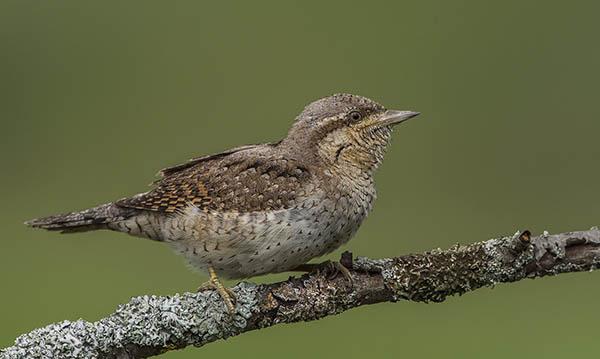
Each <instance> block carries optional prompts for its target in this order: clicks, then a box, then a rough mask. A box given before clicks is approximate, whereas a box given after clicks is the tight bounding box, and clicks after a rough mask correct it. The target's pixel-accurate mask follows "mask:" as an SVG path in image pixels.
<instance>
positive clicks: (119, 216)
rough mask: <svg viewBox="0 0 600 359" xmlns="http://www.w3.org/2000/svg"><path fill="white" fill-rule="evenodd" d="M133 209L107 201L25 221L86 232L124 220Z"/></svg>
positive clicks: (48, 228) (43, 227)
mask: <svg viewBox="0 0 600 359" xmlns="http://www.w3.org/2000/svg"><path fill="white" fill-rule="evenodd" d="M130 212H131V210H129V209H127V208H122V207H119V206H117V205H115V204H113V203H107V204H103V205H100V206H98V207H94V208H90V209H86V210H84V211H80V212H71V213H66V214H58V215H55V216H50V217H44V218H37V219H32V220H30V221H27V222H25V224H26V225H28V226H30V227H33V228H42V229H47V230H49V231H62V232H63V233H72V232H86V231H93V230H96V229H105V228H107V225H108V224H109V223H113V222H117V221H121V220H124V219H126V218H128V217H130V216H131V213H130Z"/></svg>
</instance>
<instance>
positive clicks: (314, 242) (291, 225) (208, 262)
mask: <svg viewBox="0 0 600 359" xmlns="http://www.w3.org/2000/svg"><path fill="white" fill-rule="evenodd" d="M351 203H352V201H350V200H348V199H344V198H342V199H341V200H336V201H332V200H327V199H326V200H316V199H315V200H311V199H309V200H306V201H304V202H302V204H301V205H300V206H298V207H295V208H291V209H284V210H276V211H269V212H251V213H243V214H239V213H233V212H225V213H220V212H212V213H211V212H209V213H204V212H201V211H198V210H196V209H195V208H190V209H189V210H188V211H187V212H186V213H185V214H183V215H181V216H177V217H173V218H171V219H169V220H167V221H166V223H164V224H163V225H162V226H161V228H162V231H163V233H162V237H163V238H165V239H166V240H167V242H168V243H170V244H171V245H172V247H173V248H174V249H175V250H176V251H177V252H179V253H180V254H182V255H184V256H185V257H186V258H187V259H188V260H189V262H190V264H191V265H192V266H193V267H195V268H197V269H201V270H205V269H206V268H207V267H208V266H213V267H214V268H215V270H216V271H217V273H218V274H219V275H222V276H224V277H228V278H245V277H251V276H255V275H260V274H265V273H276V272H283V271H287V270H290V269H293V268H295V267H297V266H298V265H300V264H303V263H306V262H308V261H310V260H311V259H312V258H315V257H319V256H322V255H324V254H326V253H329V252H331V251H333V250H335V249H336V248H338V247H339V246H341V245H342V244H344V243H345V242H347V241H348V240H349V239H350V238H351V237H352V236H353V235H354V234H355V233H356V231H357V229H358V227H359V226H360V224H361V223H362V221H363V219H364V218H365V217H366V215H367V213H368V211H369V209H370V207H371V201H368V203H366V202H365V203H363V204H362V205H358V206H356V205H352V204H351ZM169 221H170V222H169Z"/></svg>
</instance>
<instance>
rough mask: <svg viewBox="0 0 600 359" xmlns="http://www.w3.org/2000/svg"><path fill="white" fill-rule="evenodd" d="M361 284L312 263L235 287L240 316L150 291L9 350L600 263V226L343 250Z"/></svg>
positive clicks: (126, 342)
mask: <svg viewBox="0 0 600 359" xmlns="http://www.w3.org/2000/svg"><path fill="white" fill-rule="evenodd" d="M342 262H343V263H344V264H345V265H346V266H347V267H350V269H351V273H352V277H353V285H352V286H350V285H349V283H348V281H347V280H346V279H345V278H344V277H342V276H337V277H336V278H330V277H328V275H327V273H312V274H307V275H303V276H302V277H299V278H290V279H289V280H287V281H284V282H279V283H274V284H263V285H256V284H252V283H239V284H238V285H237V286H235V287H234V288H233V291H234V292H235V294H236V297H237V312H236V314H235V315H234V316H230V315H229V314H228V313H227V310H226V308H225V306H224V304H223V302H222V301H221V299H220V297H219V296H218V294H217V293H215V292H203V293H184V294H182V295H179V294H177V295H174V296H168V297H158V296H141V297H136V298H132V299H131V301H130V302H129V303H127V304H124V305H121V306H120V307H119V308H118V309H117V311H116V312H115V313H113V314H111V315H110V316H108V317H106V318H104V319H101V320H99V321H97V322H94V323H90V322H87V321H84V320H78V321H75V322H70V321H63V322H60V323H55V324H51V325H48V326H46V327H44V328H40V329H36V330H34V331H32V332H30V333H27V334H24V335H22V336H20V337H19V338H17V340H16V341H15V345H14V346H12V347H9V348H6V349H4V350H2V351H1V353H0V357H1V358H90V357H94V358H96V357H98V358H146V357H149V356H153V355H158V354H160V353H164V352H166V351H169V350H174V349H181V348H184V347H186V346H188V345H194V346H197V347H200V346H203V345H205V344H207V343H210V342H213V341H215V340H218V339H223V338H227V337H231V336H234V335H238V334H241V333H244V332H247V331H250V330H255V329H260V328H264V327H269V326H272V325H276V324H280V323H292V322H298V321H309V320H315V319H319V318H322V317H325V316H328V315H334V314H338V313H341V312H343V311H345V310H348V309H350V308H355V307H359V306H361V305H366V304H373V303H380V302H388V301H391V302H396V301H400V300H411V301H418V302H441V301H443V300H444V299H445V298H446V297H448V296H450V295H454V294H463V293H465V292H469V291H472V290H475V289H478V288H481V287H485V286H491V285H495V284H497V283H505V282H515V281H518V280H521V279H524V278H536V277H543V276H547V275H556V274H560V273H567V272H579V271H589V270H594V269H596V268H598V266H599V265H600V231H599V230H598V229H597V228H592V229H591V230H589V231H580V232H569V233H561V234H556V235H548V234H547V233H544V234H543V235H540V236H537V237H531V234H530V233H529V231H525V232H523V233H517V234H515V235H514V236H509V237H503V238H499V239H491V240H488V241H485V242H479V243H475V244H471V245H468V246H462V247H461V246H458V245H457V246H455V247H453V248H451V249H448V250H444V251H442V250H434V251H431V252H427V253H423V254H411V255H406V256H401V257H397V258H386V259H378V260H372V259H368V258H357V259H356V260H355V261H354V262H352V260H351V255H350V254H349V253H347V252H346V253H345V254H344V255H342Z"/></svg>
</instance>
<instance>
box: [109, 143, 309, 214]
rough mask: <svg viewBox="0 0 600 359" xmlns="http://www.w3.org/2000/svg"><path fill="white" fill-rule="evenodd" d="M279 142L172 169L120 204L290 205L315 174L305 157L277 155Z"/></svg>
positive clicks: (166, 208) (241, 208) (171, 207)
mask: <svg viewBox="0 0 600 359" xmlns="http://www.w3.org/2000/svg"><path fill="white" fill-rule="evenodd" d="M276 146H277V144H265V145H255V146H244V147H240V148H237V149H234V150H231V151H227V152H225V153H220V154H216V155H212V156H206V157H203V158H199V159H194V160H192V161H190V162H189V163H187V164H183V165H180V166H176V167H171V168H167V169H165V170H162V171H161V172H160V173H161V174H162V176H163V178H162V179H161V180H159V181H158V182H157V184H156V187H155V188H154V189H153V190H151V191H150V192H147V193H144V194H141V195H138V196H135V197H132V198H125V199H122V200H119V201H117V202H116V204H117V205H119V206H122V207H128V208H135V209H141V210H150V211H159V212H167V213H172V212H175V211H177V210H184V209H185V208H187V207H189V206H190V205H193V206H195V207H197V208H199V209H201V210H202V211H205V212H207V211H237V212H241V213H244V212H253V211H271V210H277V209H283V208H289V207H290V206H291V205H293V204H294V200H295V199H296V195H297V192H298V190H301V188H302V186H303V183H304V182H306V181H307V180H309V179H310V173H309V171H308V169H307V167H306V165H304V164H303V163H302V162H301V161H298V160H295V159H292V158H285V157H284V156H283V155H282V154H273V153H272V152H273V151H274V148H275V147H276ZM250 150H251V151H250ZM249 151H250V152H249Z"/></svg>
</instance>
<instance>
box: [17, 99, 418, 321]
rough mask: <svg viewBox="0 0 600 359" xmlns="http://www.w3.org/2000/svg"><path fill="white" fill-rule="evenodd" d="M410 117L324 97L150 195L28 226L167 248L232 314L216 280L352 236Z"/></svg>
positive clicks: (298, 261)
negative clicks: (197, 272)
mask: <svg viewBox="0 0 600 359" xmlns="http://www.w3.org/2000/svg"><path fill="white" fill-rule="evenodd" d="M416 115H417V113H415V112H410V111H393V110H386V109H385V108H384V107H383V106H382V105H380V104H378V103H376V102H374V101H372V100H370V99H367V98H365V97H361V96H356V95H349V94H338V95H333V96H329V97H325V98H323V99H320V100H317V101H315V102H313V103H311V104H310V105H308V106H307V107H306V108H305V109H304V111H303V112H302V113H301V114H300V115H299V116H298V117H297V118H296V121H295V122H294V124H293V125H292V127H291V129H290V131H289V133H288V135H287V136H286V137H285V138H284V139H283V140H281V141H279V142H276V143H269V144H260V145H250V146H243V147H238V148H234V149H231V150H228V151H225V152H222V153H219V154H215V155H210V156H205V157H200V158H197V159H194V160H191V161H189V162H187V163H184V164H181V165H178V166H174V167H170V168H167V169H164V170H162V171H161V172H160V173H161V179H159V180H158V181H157V182H156V183H155V186H154V188H153V189H151V190H150V191H148V192H145V193H141V194H138V195H135V196H133V197H130V198H124V199H121V200H118V201H116V202H114V203H108V204H105V205H102V206H98V207H95V208H91V209H88V210H85V211H81V212H73V213H68V214H65V215H58V216H51V217H47V218H41V219H37V220H33V221H30V222H28V224H29V225H31V226H33V227H39V228H45V229H49V230H60V231H63V232H77V231H86V230H94V229H110V230H115V231H120V232H126V233H129V234H131V235H135V236H141V237H146V238H150V239H154V240H159V241H164V242H166V243H168V244H169V245H170V246H171V247H172V248H174V249H175V250H176V251H177V252H179V253H181V254H182V255H184V256H185V257H186V258H187V259H188V261H189V262H190V264H192V266H194V267H196V268H199V269H203V270H208V271H209V273H210V278H211V280H210V283H209V286H210V287H214V288H217V289H218V290H219V292H220V293H221V295H223V297H224V299H225V302H226V304H227V306H228V308H229V309H230V310H233V304H232V302H231V300H230V298H229V295H228V294H227V290H226V289H225V288H224V287H223V286H222V285H221V284H220V282H219V281H218V279H217V274H218V275H223V276H226V277H230V278H243V277H250V276H254V275H259V274H264V273H274V272H282V271H287V270H291V269H294V268H297V267H298V266H300V265H303V264H305V263H307V262H308V261H310V260H311V259H312V258H315V257H319V256H321V255H323V254H326V253H329V252H331V251H332V250H334V249H336V248H338V247H339V246H340V245H342V244H344V243H346V242H347V241H348V240H349V239H350V238H352V236H353V235H354V234H355V233H356V231H357V230H358V228H359V226H360V224H361V223H362V221H363V220H364V218H365V217H366V216H367V214H368V213H369V212H370V210H371V208H372V205H373V202H374V200H375V196H376V195H375V187H374V180H373V173H374V171H375V170H376V169H377V167H378V166H379V164H380V163H381V161H382V160H383V155H384V152H385V149H386V146H387V145H388V142H389V139H390V136H391V134H392V128H393V126H394V125H396V124H398V123H400V122H403V121H405V120H407V119H409V118H411V117H414V116H416Z"/></svg>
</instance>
